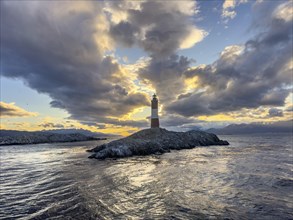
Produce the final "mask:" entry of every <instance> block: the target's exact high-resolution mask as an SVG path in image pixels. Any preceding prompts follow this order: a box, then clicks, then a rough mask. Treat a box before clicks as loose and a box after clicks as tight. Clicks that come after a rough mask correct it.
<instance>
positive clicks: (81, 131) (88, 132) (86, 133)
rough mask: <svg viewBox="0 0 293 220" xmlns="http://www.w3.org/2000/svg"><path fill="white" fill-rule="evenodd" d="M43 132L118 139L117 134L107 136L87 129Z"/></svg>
mask: <svg viewBox="0 0 293 220" xmlns="http://www.w3.org/2000/svg"><path fill="white" fill-rule="evenodd" d="M41 132H50V133H54V134H83V135H86V136H90V137H99V138H101V137H118V136H119V135H115V134H105V133H102V132H92V131H89V130H85V129H53V130H43V131H41Z"/></svg>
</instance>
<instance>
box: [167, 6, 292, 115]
mask: <svg viewBox="0 0 293 220" xmlns="http://www.w3.org/2000/svg"><path fill="white" fill-rule="evenodd" d="M283 7H284V5H283ZM283 7H280V9H282V10H284V8H283ZM277 9H278V8H277ZM275 10H276V9H275V8H274V9H272V10H271V11H270V15H271V16H270V17H268V18H269V19H270V20H267V19H266V20H265V21H264V22H265V23H264V25H266V26H263V28H264V29H263V31H262V32H261V33H259V34H258V35H257V36H255V37H254V38H252V39H251V40H249V41H247V42H246V44H245V45H242V46H238V45H233V46H229V47H226V48H225V50H224V51H223V52H222V53H221V55H220V57H219V59H218V60H216V61H215V62H214V63H213V64H210V65H206V66H199V67H194V68H191V69H189V70H188V71H186V72H185V73H184V74H185V76H186V77H187V78H192V77H196V79H197V84H198V85H200V88H195V89H194V91H193V92H192V94H189V95H188V96H186V97H185V96H184V95H185V94H182V95H181V96H179V97H180V99H178V100H176V101H173V102H171V103H169V104H167V105H166V107H165V110H166V111H167V112H169V113H177V114H181V115H183V116H188V117H190V116H199V115H213V114H218V113H223V112H230V111H239V110H241V109H242V108H249V109H254V108H258V107H259V106H283V105H284V104H285V99H286V97H287V96H288V95H289V93H290V91H291V90H290V89H289V88H290V86H291V82H292V75H291V74H292V67H289V66H290V65H288V64H289V63H291V62H292V61H291V59H292V31H291V30H292V29H291V27H292V20H286V19H279V18H276V17H275V16H274V14H275V13H277V12H276V11H275ZM267 12H268V11H267ZM258 22H259V21H258Z"/></svg>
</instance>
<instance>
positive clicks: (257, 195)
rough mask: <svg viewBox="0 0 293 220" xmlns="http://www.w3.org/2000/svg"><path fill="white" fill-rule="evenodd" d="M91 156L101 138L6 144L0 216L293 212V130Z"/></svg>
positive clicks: (261, 215) (287, 215)
mask: <svg viewBox="0 0 293 220" xmlns="http://www.w3.org/2000/svg"><path fill="white" fill-rule="evenodd" d="M219 137H220V138H221V139H224V140H227V141H229V142H230V145H229V146H209V147H197V148H194V149H187V150H180V151H171V152H170V153H166V154H163V155H150V156H144V157H131V158H124V159H117V160H113V159H107V160H96V159H88V156H89V155H90V153H88V152H86V150H87V149H91V148H93V147H95V146H97V145H99V144H102V143H103V141H88V142H76V143H54V144H35V145H14V146H1V147H0V157H1V168H0V169H1V174H0V219H82V220H83V219H166V220H167V219H225V220H228V219H235V220H241V219H272V220H278V219H293V175H292V170H293V140H292V134H254V135H227V136H224V135H220V136H219Z"/></svg>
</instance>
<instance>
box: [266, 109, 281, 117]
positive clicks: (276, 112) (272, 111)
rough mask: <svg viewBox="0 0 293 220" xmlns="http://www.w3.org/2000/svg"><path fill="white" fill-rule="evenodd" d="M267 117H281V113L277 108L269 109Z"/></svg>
mask: <svg viewBox="0 0 293 220" xmlns="http://www.w3.org/2000/svg"><path fill="white" fill-rule="evenodd" d="M268 116H269V117H283V116H284V115H283V111H282V110H281V109H278V108H271V109H270V110H269V115H268Z"/></svg>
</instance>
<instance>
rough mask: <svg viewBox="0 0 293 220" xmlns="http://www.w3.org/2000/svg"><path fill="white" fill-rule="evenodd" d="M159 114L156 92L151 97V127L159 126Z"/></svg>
mask: <svg viewBox="0 0 293 220" xmlns="http://www.w3.org/2000/svg"><path fill="white" fill-rule="evenodd" d="M159 127H160V123H159V115H158V99H157V96H156V94H154V95H153V99H152V114H151V128H159Z"/></svg>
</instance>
